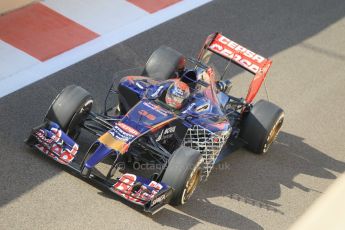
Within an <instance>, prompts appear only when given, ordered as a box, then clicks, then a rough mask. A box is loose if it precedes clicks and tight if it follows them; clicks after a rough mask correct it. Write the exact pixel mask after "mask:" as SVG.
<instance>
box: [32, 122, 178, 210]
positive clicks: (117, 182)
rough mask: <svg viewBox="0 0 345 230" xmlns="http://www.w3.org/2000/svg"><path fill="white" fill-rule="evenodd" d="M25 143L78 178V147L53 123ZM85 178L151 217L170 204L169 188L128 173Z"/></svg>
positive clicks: (170, 192) (170, 190) (37, 128)
mask: <svg viewBox="0 0 345 230" xmlns="http://www.w3.org/2000/svg"><path fill="white" fill-rule="evenodd" d="M25 142H26V143H27V144H28V145H29V146H31V147H33V148H35V149H37V150H38V151H39V152H41V153H43V154H44V155H46V156H48V157H49V158H52V159H54V160H55V161H57V162H58V163H60V164H62V165H65V166H67V167H68V168H70V169H72V170H73V171H74V172H76V173H77V174H79V175H81V170H82V168H83V165H81V164H80V163H77V162H76V160H75V157H76V155H77V154H78V153H79V145H78V144H77V143H76V142H75V141H74V140H73V139H72V138H70V137H69V136H68V135H67V134H66V133H64V132H63V131H62V130H61V129H60V127H59V126H58V125H57V124H55V123H53V122H45V123H44V124H42V125H40V126H38V127H36V128H34V129H33V130H32V132H31V134H30V136H29V138H28V139H27V140H26V141H25ZM88 178H89V179H90V180H91V181H93V182H96V183H97V184H99V185H100V186H102V187H103V188H105V189H107V190H109V191H111V192H112V193H114V194H116V195H117V196H119V197H121V198H123V199H125V200H127V201H130V202H131V203H134V204H136V205H139V206H141V207H143V210H144V211H145V212H149V213H152V214H154V213H156V212H158V211H159V210H161V209H162V208H163V207H164V206H165V205H167V204H168V203H169V202H170V199H171V196H172V192H173V189H172V188H171V187H170V186H168V185H166V184H164V183H158V182H156V181H152V180H150V179H147V178H144V177H140V176H138V175H134V174H128V173H126V174H124V175H122V176H121V177H119V178H116V179H107V178H106V177H105V176H103V175H99V174H96V173H95V174H93V173H92V172H91V174H90V176H89V177H88Z"/></svg>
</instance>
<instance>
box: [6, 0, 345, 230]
mask: <svg viewBox="0 0 345 230" xmlns="http://www.w3.org/2000/svg"><path fill="white" fill-rule="evenodd" d="M344 16H345V2H344V1H343V0H323V1H322V0H305V1H297V0H296V1H283V0H267V1H246V2H243V1H228V0H223V1H221V0H219V1H214V2H212V3H210V4H207V5H205V6H203V7H201V8H198V9H196V10H194V11H191V12H189V13H187V14H184V15H182V16H181V17H178V18H176V19H174V20H171V21H169V22H167V23H164V24H162V25H160V26H158V27H156V28H154V29H151V30H149V31H147V32H145V33H142V34H140V35H138V36H136V37H133V38H131V39H129V40H127V41H126V42H123V43H121V44H119V45H116V46H114V47H112V48H110V49H108V50H106V51H104V52H101V53H99V54H97V55H95V56H92V57H90V58H88V59H86V60H84V61H82V62H80V63H78V64H75V65H73V66H71V67H69V68H67V69H64V70H62V71H60V72H58V73H56V74H54V75H52V76H51V77H48V78H46V79H44V80H41V81H39V82H37V83H35V84H32V85H30V86H28V87H25V88H24V89H22V90H20V91H17V92H15V93H12V94H10V95H8V96H6V97H4V98H1V99H0V111H1V112H0V146H1V148H0V229H48V228H49V229H67V228H70V229H72V228H73V229H91V228H94V229H101V228H102V229H124V228H126V229H132V228H135V229H149V228H150V229H153V228H154V229H158V228H165V227H170V228H178V229H191V228H198V229H212V228H233V229H286V228H288V227H289V226H290V225H291V224H292V223H293V222H294V221H295V220H296V219H297V218H298V217H299V216H300V215H301V214H302V213H303V212H304V211H305V210H306V209H307V208H308V206H309V205H310V204H311V203H312V202H313V201H314V200H315V199H316V198H318V197H319V196H320V195H321V194H322V193H323V192H324V191H325V189H326V188H327V187H328V186H329V185H330V184H331V183H332V182H333V181H334V180H335V179H336V177H338V176H339V175H340V173H342V172H344V170H345V155H344V149H345V148H344V147H345V146H344V136H345V131H344V130H345V124H344V122H343V119H344V118H345V109H344V101H343V99H344V98H345V78H344V72H345V66H344V61H345V19H344ZM214 31H222V32H223V34H225V35H229V36H231V37H232V38H233V39H234V40H235V41H238V42H240V43H241V44H243V45H246V46H248V47H249V48H252V49H253V50H255V51H257V52H258V53H259V54H262V55H264V56H269V57H271V58H272V59H273V67H272V69H271V71H270V73H269V76H268V79H267V87H268V89H269V93H270V94H269V96H270V98H271V100H272V101H274V102H275V103H277V104H279V105H280V106H281V107H282V108H284V110H285V113H286V119H285V124H284V127H283V130H282V132H281V134H280V136H279V138H278V140H277V142H276V143H275V144H274V145H273V146H272V148H271V151H270V153H269V154H268V155H265V156H257V155H254V154H251V153H249V152H248V151H246V150H244V149H242V150H239V151H237V152H235V153H233V154H231V155H230V156H229V157H227V158H226V159H225V162H224V163H223V166H222V167H219V168H218V169H216V170H215V171H214V172H213V173H212V174H211V176H210V177H209V180H208V182H207V183H204V184H202V185H201V186H200V187H199V188H198V190H197V191H196V192H195V194H194V195H193V197H192V199H191V200H190V201H189V202H188V203H187V204H186V205H184V206H182V207H179V208H173V207H169V208H168V209H165V210H163V211H161V212H160V213H158V214H156V215H155V216H150V215H146V214H142V213H141V212H139V211H138V210H137V209H134V208H132V207H128V206H127V205H126V204H125V203H123V202H121V201H119V200H118V199H115V198H114V197H113V196H112V195H111V194H109V193H107V192H104V191H102V190H100V189H99V188H98V187H95V186H93V185H92V184H89V183H86V182H85V181H83V180H81V179H79V178H77V177H75V176H74V175H73V174H70V173H68V172H66V171H65V170H64V168H63V167H61V166H59V165H57V164H56V163H55V162H53V161H51V160H49V159H46V158H44V157H42V156H41V155H39V154H38V153H36V152H33V151H31V150H30V149H28V148H27V147H26V146H25V145H24V144H23V140H24V138H25V137H26V136H27V135H28V133H29V131H30V129H31V127H33V126H35V125H37V124H39V122H40V121H41V119H42V117H43V114H44V112H45V110H46V108H48V106H49V104H50V102H51V100H52V99H53V98H54V97H55V95H56V94H57V93H58V92H59V91H60V90H61V89H62V88H64V87H65V86H67V85H69V84H77V85H81V86H82V87H84V88H86V89H87V90H89V91H90V92H91V93H92V94H93V95H94V97H95V99H96V102H98V103H101V102H102V99H103V98H104V96H105V92H106V89H107V88H108V87H109V84H110V83H111V81H112V76H113V75H114V73H115V72H116V71H118V70H121V69H126V68H129V67H133V66H135V65H142V64H144V63H145V61H146V59H147V57H148V56H149V55H150V53H151V52H152V51H153V50H154V49H156V48H157V47H158V46H159V45H161V44H166V45H168V46H171V47H173V48H175V49H178V50H180V51H181V52H183V53H184V54H186V55H187V56H194V55H195V54H196V52H197V51H198V49H199V48H200V44H201V43H202V42H203V40H204V38H205V37H206V35H208V34H210V33H211V32H214ZM264 96H265V95H264V94H263V93H262V92H260V94H259V98H260V97H262V98H263V97H264Z"/></svg>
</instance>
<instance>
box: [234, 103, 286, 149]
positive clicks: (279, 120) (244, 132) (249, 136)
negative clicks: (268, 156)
mask: <svg viewBox="0 0 345 230" xmlns="http://www.w3.org/2000/svg"><path fill="white" fill-rule="evenodd" d="M283 121H284V111H283V110H282V109H281V108H280V107H278V106H277V105H275V104H273V103H271V102H268V101H265V100H260V101H258V102H257V103H255V104H254V106H253V108H252V109H251V110H250V112H249V113H248V114H246V115H245V117H244V119H243V121H242V125H241V132H240V136H241V138H242V139H244V141H245V142H246V143H247V144H246V148H247V149H248V150H250V151H252V152H254V153H257V154H263V153H266V152H267V151H268V149H269V147H270V146H271V144H272V143H273V141H274V140H275V139H276V137H277V136H278V133H279V131H280V129H281V127H282V125H283Z"/></svg>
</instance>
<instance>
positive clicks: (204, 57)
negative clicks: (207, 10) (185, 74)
mask: <svg viewBox="0 0 345 230" xmlns="http://www.w3.org/2000/svg"><path fill="white" fill-rule="evenodd" d="M208 51H210V52H211V54H212V53H215V54H217V55H219V56H221V57H223V58H225V59H227V60H229V61H231V62H233V63H235V64H237V65H238V66H240V67H242V68H243V69H245V70H247V71H249V72H251V73H252V74H255V76H254V78H253V80H252V82H251V84H250V86H249V90H248V94H247V96H246V101H247V102H248V103H251V102H252V101H253V99H254V98H255V96H256V94H257V92H258V91H259V89H260V87H261V85H262V83H263V81H264V80H265V77H266V74H267V72H268V70H269V68H270V67H271V64H272V61H271V60H269V59H267V58H264V57H263V56H260V55H259V54H256V53H254V52H253V51H251V50H249V49H247V48H245V47H243V46H241V45H239V44H238V43H236V42H234V41H232V40H231V39H229V38H227V37H225V36H223V35H222V34H221V33H214V34H211V35H210V36H208V37H207V39H206V42H205V44H204V46H203V48H202V50H201V52H200V54H199V57H198V59H199V60H201V61H203V62H204V63H208V61H209V59H210V56H211V55H210V52H208Z"/></svg>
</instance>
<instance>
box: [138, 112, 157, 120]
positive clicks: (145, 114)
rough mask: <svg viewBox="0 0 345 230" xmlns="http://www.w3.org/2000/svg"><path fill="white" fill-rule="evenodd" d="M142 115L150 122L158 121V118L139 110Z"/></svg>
mask: <svg viewBox="0 0 345 230" xmlns="http://www.w3.org/2000/svg"><path fill="white" fill-rule="evenodd" d="M138 113H139V114H140V115H142V116H144V117H146V118H147V119H149V120H150V121H154V120H156V116H155V115H153V114H150V113H149V112H147V111H145V110H139V112H138Z"/></svg>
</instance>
